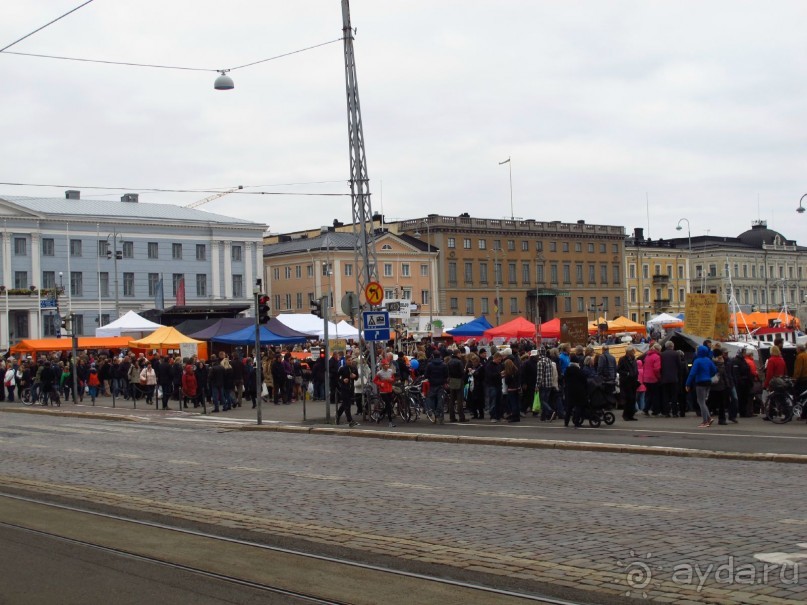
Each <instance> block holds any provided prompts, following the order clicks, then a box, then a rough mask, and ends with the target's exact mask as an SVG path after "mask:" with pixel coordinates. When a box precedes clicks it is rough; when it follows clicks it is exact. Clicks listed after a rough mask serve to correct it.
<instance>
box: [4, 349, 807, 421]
mask: <svg viewBox="0 0 807 605" xmlns="http://www.w3.org/2000/svg"><path fill="white" fill-rule="evenodd" d="M780 346H781V345H779V346H773V347H771V349H770V359H769V360H768V361H767V363H766V364H765V366H764V367H762V368H758V367H757V364H756V362H755V360H754V358H753V355H752V350H751V349H750V348H746V349H740V350H739V351H738V352H737V353H736V354H735V355H734V356H731V355H730V354H729V352H728V351H727V350H726V349H725V348H723V347H721V344H720V343H714V345H712V343H711V342H710V341H708V340H707V341H705V342H704V344H703V345H701V346H700V347H698V349H697V351H696V355H695V358H694V360H693V361H692V364H691V367H689V366H688V363H687V360H686V358H685V356H684V353H683V352H682V351H678V350H675V348H674V346H673V343H672V342H671V341H667V342H666V343H665V345H664V346H662V345H661V344H659V343H656V342H652V341H651V342H650V343H649V347H648V350H647V351H645V352H643V353H639V351H638V350H637V349H636V348H634V346H632V345H628V346H627V347H626V349H625V353H624V355H622V357H621V358H620V359H619V360H618V361H617V360H616V359H615V358H614V356H613V355H612V354H611V352H610V350H609V346H608V345H603V346H602V347H598V350H595V349H594V347H592V346H588V347H582V346H577V347H574V348H573V347H571V346H570V345H569V344H558V345H557V346H556V347H551V348H546V347H543V346H536V344H535V343H533V342H531V341H529V340H521V341H519V342H515V343H512V344H509V345H505V346H501V347H496V346H495V345H488V346H483V345H479V344H475V343H470V344H468V345H465V346H458V345H456V344H451V345H446V344H445V343H440V344H435V343H422V344H419V345H417V348H416V349H415V350H414V351H412V354H411V355H409V356H407V355H403V354H398V355H396V354H394V353H393V351H392V349H389V348H383V347H380V348H378V349H377V350H376V351H375V355H376V359H377V368H376V372H375V374H374V375H371V374H372V372H371V370H370V367H369V364H368V361H367V360H368V354H367V353H368V352H367V351H363V352H362V351H360V350H359V349H358V347H356V348H354V349H348V350H346V351H344V352H343V351H336V352H334V353H333V354H332V355H331V356H330V358H328V359H326V358H325V355H324V353H318V354H315V355H310V354H309V353H308V351H307V350H301V349H299V347H298V348H296V350H291V349H284V348H282V347H265V348H263V349H262V351H261V373H262V376H261V378H262V381H261V389H260V391H259V390H258V386H257V384H256V375H255V373H256V365H255V358H254V356H249V355H246V356H241V355H239V354H233V355H232V356H230V355H228V354H226V353H224V352H219V353H218V354H216V355H213V356H211V357H210V358H209V359H199V358H197V357H192V358H184V359H183V358H182V357H180V356H179V355H159V354H154V355H152V356H151V357H147V356H146V355H144V354H142V353H141V354H139V355H135V354H123V355H98V356H94V355H93V354H91V353H88V352H84V353H82V354H81V355H79V356H78V359H77V362H76V364H75V372H76V379H75V384H76V385H77V392H76V397H77V399H79V400H83V399H84V398H85V397H89V398H90V399H91V400H92V401H95V399H96V398H97V397H110V396H115V397H122V398H123V399H135V400H137V399H144V400H145V402H146V404H148V405H155V406H158V407H160V406H161V407H162V409H167V408H168V407H169V403H170V401H172V400H174V401H177V402H178V406H181V407H184V408H187V407H188V406H189V405H191V406H193V407H195V408H198V407H200V406H207V405H210V406H212V412H213V413H219V412H226V411H228V410H230V409H233V408H237V407H241V406H242V405H243V402H244V401H245V400H246V401H247V402H251V403H252V407H256V405H257V400H258V397H262V398H263V401H267V402H268V401H272V402H273V403H274V404H276V405H290V404H292V403H295V402H297V401H301V400H302V399H303V398H305V397H309V398H311V399H314V400H324V399H325V397H326V381H327V387H328V389H327V390H328V391H329V395H328V397H329V398H330V401H331V403H333V404H335V405H337V406H338V407H337V413H336V418H337V422H340V421H341V419H342V417H343V416H344V418H345V420H346V421H347V422H348V423H349V424H350V425H351V426H355V425H356V424H358V423H357V422H356V421H355V420H354V418H353V410H354V408H355V412H356V413H357V414H359V415H361V414H362V413H363V411H364V409H363V404H364V401H363V399H364V393H365V387H366V385H368V384H372V385H374V388H375V390H376V391H377V393H378V395H379V397H380V399H381V400H382V401H383V402H384V408H385V413H384V416H385V417H386V418H387V421H388V423H389V425H390V426H394V419H393V388H394V385H396V384H402V383H408V382H412V381H414V380H418V379H420V378H422V379H425V380H426V381H428V384H429V388H428V394H427V397H426V405H427V406H428V407H429V408H430V409H432V410H433V411H434V412H435V414H434V418H435V422H438V423H442V422H443V421H444V417H445V412H446V411H447V412H448V416H449V422H467V421H468V420H469V419H476V420H483V419H488V420H489V421H491V422H502V421H507V422H520V421H521V420H522V419H523V418H525V417H529V416H531V417H535V418H537V419H538V420H540V421H543V422H551V421H552V420H554V419H556V418H558V419H562V420H563V422H564V424H565V425H566V426H569V424H570V422H571V420H572V419H573V416H574V415H575V413H579V414H583V413H584V412H585V411H586V410H587V409H588V408H590V407H592V406H605V407H609V408H610V407H617V406H618V405H619V406H620V407H621V409H622V418H623V420H625V421H636V420H637V415H641V414H644V415H645V416H660V417H668V418H670V417H680V418H683V417H685V416H687V414H688V413H690V412H692V413H694V414H695V415H698V414H699V415H700V416H701V423H700V425H698V426H699V427H700V428H708V427H709V426H711V425H712V423H713V422H714V419H715V418H717V421H718V423H719V424H728V423H729V422H731V423H737V422H739V421H738V418H742V417H750V416H753V415H756V414H758V413H760V412H761V411H762V410H761V409H760V406H759V398H758V397H757V396H756V394H757V393H759V391H761V390H763V389H768V388H769V387H770V384H771V381H772V380H774V379H775V378H777V377H780V376H785V375H787V374H788V372H787V367H786V365H785V363H784V361H783V359H782V357H781V351H780ZM301 353H302V354H301ZM73 366H74V364H73V363H72V359H71V358H70V356H69V355H66V354H61V355H57V354H54V355H52V356H40V357H38V358H37V359H34V358H31V357H27V358H26V357H15V356H11V357H9V358H8V359H7V360H6V371H5V375H4V387H5V388H4V390H3V392H0V398H6V399H7V400H9V401H14V400H15V397H16V398H17V399H20V398H22V397H23V396H24V393H25V392H26V390H27V392H28V396H30V397H31V399H32V401H34V402H39V401H41V400H43V397H42V395H43V394H45V393H47V394H48V395H49V397H48V398H49V399H50V400H51V401H59V400H60V399H61V398H64V399H66V400H69V399H72V397H73V389H74V378H73ZM326 377H327V378H326ZM792 379H793V381H794V383H795V388H796V390H797V391H798V392H801V391H803V390H805V389H807V351H805V347H804V346H803V345H800V346H799V350H798V355H797V357H796V362H795V367H794V371H793V373H792ZM755 402H756V403H755ZM466 412H467V415H466Z"/></svg>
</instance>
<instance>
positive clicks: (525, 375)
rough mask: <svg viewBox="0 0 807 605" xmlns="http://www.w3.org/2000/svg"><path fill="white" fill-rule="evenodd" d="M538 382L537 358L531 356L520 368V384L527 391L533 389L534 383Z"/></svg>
mask: <svg viewBox="0 0 807 605" xmlns="http://www.w3.org/2000/svg"><path fill="white" fill-rule="evenodd" d="M537 380H538V356H537V355H533V356H531V357H530V358H529V359H528V360H527V361H526V362H525V363H524V364H522V366H521V384H522V385H523V386H524V387H526V389H527V390H528V391H532V390H534V389H535V383H536V381H537Z"/></svg>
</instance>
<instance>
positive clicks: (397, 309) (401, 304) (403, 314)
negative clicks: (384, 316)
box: [384, 298, 411, 319]
mask: <svg viewBox="0 0 807 605" xmlns="http://www.w3.org/2000/svg"><path fill="white" fill-rule="evenodd" d="M384 306H386V308H387V312H388V313H389V316H390V317H391V318H393V319H409V317H410V314H411V308H410V305H409V300H408V299H406V298H401V299H392V298H388V299H387V300H385V301H384Z"/></svg>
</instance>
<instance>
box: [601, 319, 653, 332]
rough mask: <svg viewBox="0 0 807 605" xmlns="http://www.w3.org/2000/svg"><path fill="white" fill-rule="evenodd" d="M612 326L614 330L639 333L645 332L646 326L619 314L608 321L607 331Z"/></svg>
mask: <svg viewBox="0 0 807 605" xmlns="http://www.w3.org/2000/svg"><path fill="white" fill-rule="evenodd" d="M612 327H613V328H614V330H615V332H637V333H639V334H646V333H647V328H645V327H644V326H643V325H642V324H640V323H636V322H635V321H631V320H630V319H628V318H627V317H624V316H622V315H620V316H619V317H615V318H614V319H612V320H611V321H609V322H608V331H609V332H610V331H611V328H612Z"/></svg>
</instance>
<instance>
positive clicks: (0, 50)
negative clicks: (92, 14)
mask: <svg viewBox="0 0 807 605" xmlns="http://www.w3.org/2000/svg"><path fill="white" fill-rule="evenodd" d="M92 1H93V0H87V1H86V2H85V3H84V4H79V5H78V6H77V7H76V8H74V9H72V10H69V11H67V12H66V13H65V14H64V15H62V16H61V17H56V18H55V19H54V20H53V21H49V22H48V23H45V25H43V26H42V27H38V28H36V29H35V30H34V31H32V32H31V33H29V34H25V35H24V36H23V37H22V38H18V39H17V40H14V42H12V43H11V44H8V45H6V46H4V47H3V48H0V53H2V52H5V51H6V49H9V48H11V47H12V46H14V45H15V44H17V43H18V42H22V41H23V40H25V39H26V38H30V37H31V36H33V35H34V34H35V33H37V32H40V31H42V30H43V29H45V28H46V27H47V26H48V25H53V24H54V23H56V22H57V21H58V20H60V19H64V18H65V17H66V16H67V15H69V14H70V13H74V12H76V11H77V10H78V9H80V8H81V7H82V6H87V5H88V4H89V3H90V2H92Z"/></svg>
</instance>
